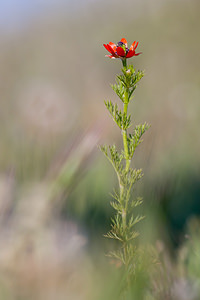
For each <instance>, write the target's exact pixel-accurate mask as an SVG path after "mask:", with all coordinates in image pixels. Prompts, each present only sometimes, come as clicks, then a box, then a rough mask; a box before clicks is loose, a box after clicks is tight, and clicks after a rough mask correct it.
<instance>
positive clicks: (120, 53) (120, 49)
mask: <svg viewBox="0 0 200 300" xmlns="http://www.w3.org/2000/svg"><path fill="white" fill-rule="evenodd" d="M117 54H118V55H119V56H122V57H124V56H126V53H125V51H124V49H123V48H122V47H117Z"/></svg>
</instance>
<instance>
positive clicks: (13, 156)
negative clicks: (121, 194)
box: [0, 0, 200, 300]
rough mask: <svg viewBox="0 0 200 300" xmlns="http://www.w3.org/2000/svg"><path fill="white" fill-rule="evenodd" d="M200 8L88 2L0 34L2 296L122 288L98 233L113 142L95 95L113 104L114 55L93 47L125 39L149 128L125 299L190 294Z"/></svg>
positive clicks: (106, 209) (197, 192) (103, 225)
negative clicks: (135, 258) (136, 261)
mask: <svg viewBox="0 0 200 300" xmlns="http://www.w3.org/2000/svg"><path fill="white" fill-rule="evenodd" d="M199 10H200V3H199V1H197V0H190V1H186V0H185V1H184V0H183V1H178V0H177V1H164V0H163V1H156V0H155V1H151V2H147V1H144V0H143V1H131V0H125V1H121V2H116V1H97V0H96V1H93V2H92V1H90V2H86V3H85V5H81V6H80V8H79V7H78V5H77V7H76V6H74V7H73V10H72V9H70V8H69V7H68V5H67V4H66V5H65V8H64V9H59V7H58V8H57V9H56V10H55V11H54V12H52V11H51V12H50V11H48V12H47V13H46V14H45V13H44V14H43V13H41V14H39V15H38V18H35V19H34V18H33V19H32V20H30V21H29V22H27V19H28V18H27V17H26V23H25V24H24V27H23V28H21V29H20V30H18V31H17V30H16V31H15V30H13V33H12V32H11V31H10V32H6V31H5V30H3V28H2V29H1V30H0V136H1V140H0V223H1V226H0V298H1V299H3V300H4V299H5V300H12V299H20V300H24V299H26V300H27V299H37V300H40V299H48V300H50V299H59V300H60V299H70V300H71V299H109V300H110V299H117V298H118V295H119V293H120V289H121V288H122V287H121V284H122V283H121V282H122V279H121V278H120V267H119V266H115V264H113V265H110V264H109V259H108V258H106V257H104V253H105V252H106V251H107V250H109V249H110V247H111V245H110V242H109V241H106V240H105V239H104V238H103V236H102V235H103V234H104V233H106V232H107V231H108V229H109V226H110V216H111V215H112V213H113V211H112V209H111V208H110V205H109V201H110V196H109V192H112V188H113V186H115V185H116V178H115V175H114V174H113V170H112V169H111V168H110V166H109V164H108V162H107V161H106V160H105V158H104V157H103V155H102V154H101V153H100V151H99V150H98V147H97V145H99V144H101V143H104V142H106V143H110V144H113V143H114V142H115V143H116V144H119V143H120V142H119V141H120V136H119V132H118V131H117V129H116V128H115V127H114V125H113V123H112V121H111V120H110V117H109V115H108V114H107V112H106V109H105V107H104V103H103V100H104V99H106V100H107V99H111V100H113V101H116V98H115V95H114V93H113V92H112V90H111V88H110V86H109V83H114V77H115V74H116V73H119V72H120V68H121V63H120V62H119V61H117V60H109V59H107V58H104V55H105V49H104V48H103V46H102V44H103V43H107V42H109V41H113V42H118V41H119V40H120V39H121V38H122V37H126V38H127V40H128V42H129V43H131V42H133V41H134V40H138V41H139V46H138V51H142V52H143V54H142V55H140V56H139V57H137V59H136V58H133V59H131V60H132V61H133V64H134V67H135V68H136V69H138V68H139V69H141V70H143V69H145V73H146V76H145V77H144V79H143V80H142V82H141V84H140V87H139V88H138V89H137V91H136V96H135V101H133V103H132V104H131V113H132V115H133V117H134V123H135V124H138V123H141V122H144V121H147V122H148V123H150V124H151V128H150V130H149V131H148V132H147V134H146V135H145V137H144V142H143V143H142V144H141V145H140V147H139V150H138V151H137V153H136V155H135V166H137V167H139V168H140V167H141V168H143V171H144V174H145V177H144V179H143V183H142V184H141V185H140V186H138V187H137V190H136V192H138V194H139V195H143V197H144V204H143V213H145V215H146V219H145V221H144V223H143V226H141V228H139V231H140V232H141V235H140V238H139V241H140V245H141V268H140V270H137V271H138V277H137V278H138V280H137V282H134V283H132V286H133V289H132V291H131V294H130V295H127V299H149V300H150V299H162V300H165V299H173V300H177V299H181V300H183V299H187V300H189V299H192V300H193V299H199V295H200V289H199V286H200V283H199V280H200V274H199V271H198V270H199V254H198V253H199V247H200V241H199V230H198V227H199V221H198V219H193V216H197V217H198V215H199V213H200V205H199V200H200V152H199V148H200V135H199V127H200V117H199V116H200V73H199V64H198V63H199V61H200V36H199V29H200V19H199ZM188 224H189V225H188ZM187 228H189V229H188V230H189V231H187ZM147 245H149V246H147ZM144 258H146V259H144ZM150 266H151V268H152V269H151V268H150ZM116 270H117V271H116ZM148 270H150V272H148ZM149 273H150V275H149ZM149 287H150V288H149ZM153 295H154V296H153Z"/></svg>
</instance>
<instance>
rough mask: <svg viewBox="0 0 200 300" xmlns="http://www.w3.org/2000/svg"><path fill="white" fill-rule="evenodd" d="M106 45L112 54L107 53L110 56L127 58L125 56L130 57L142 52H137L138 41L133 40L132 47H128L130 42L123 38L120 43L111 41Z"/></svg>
mask: <svg viewBox="0 0 200 300" xmlns="http://www.w3.org/2000/svg"><path fill="white" fill-rule="evenodd" d="M103 45H104V47H105V48H106V50H108V51H109V52H110V53H111V55H106V56H108V57H110V58H121V59H125V58H130V57H132V56H137V55H139V54H141V52H140V53H135V49H136V48H137V46H138V42H137V43H136V41H135V42H133V44H132V45H131V47H130V48H128V44H127V41H126V39H124V38H123V39H121V41H120V42H119V43H117V45H115V44H114V43H112V42H110V43H109V44H107V45H106V44H103Z"/></svg>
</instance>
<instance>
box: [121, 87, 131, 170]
mask: <svg viewBox="0 0 200 300" xmlns="http://www.w3.org/2000/svg"><path fill="white" fill-rule="evenodd" d="M127 112H128V88H126V90H125V94H124V115H125V118H126V117H127ZM122 136H123V143H124V153H125V160H126V172H128V170H129V167H130V159H129V151H128V140H127V130H126V129H122Z"/></svg>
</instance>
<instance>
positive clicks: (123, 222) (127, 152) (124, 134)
mask: <svg viewBox="0 0 200 300" xmlns="http://www.w3.org/2000/svg"><path fill="white" fill-rule="evenodd" d="M122 64H123V67H125V68H127V63H126V59H123V60H122ZM123 113H124V117H125V118H127V113H128V87H126V89H125V92H124V112H123ZM122 136H123V145H124V153H125V160H126V167H125V170H126V173H127V174H128V171H129V167H130V159H129V150H128V140H127V129H124V128H123V129H122ZM124 190H125V189H124V186H120V195H121V198H122V199H124V198H125V195H124ZM124 200H125V205H124V209H123V211H122V225H123V227H124V229H125V228H126V215H127V199H124ZM125 248H126V247H125ZM125 251H126V250H125Z"/></svg>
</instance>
